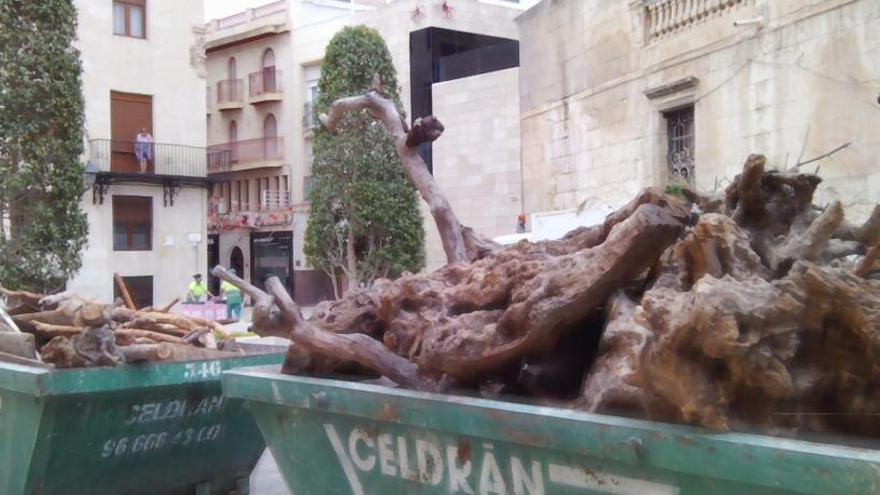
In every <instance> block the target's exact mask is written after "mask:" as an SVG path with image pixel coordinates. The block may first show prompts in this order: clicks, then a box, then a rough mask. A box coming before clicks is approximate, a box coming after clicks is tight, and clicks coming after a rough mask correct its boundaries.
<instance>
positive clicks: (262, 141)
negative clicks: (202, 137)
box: [208, 137, 284, 173]
mask: <svg viewBox="0 0 880 495" xmlns="http://www.w3.org/2000/svg"><path fill="white" fill-rule="evenodd" d="M208 150H209V151H210V152H214V153H220V152H224V153H228V156H229V163H230V168H229V170H226V171H224V172H229V171H231V172H237V171H242V170H252V169H257V168H274V167H280V166H282V165H284V140H283V138H280V137H263V138H257V139H245V140H243V141H234V142H231V143H222V144H214V145H211V146H208ZM209 173H213V172H211V170H209Z"/></svg>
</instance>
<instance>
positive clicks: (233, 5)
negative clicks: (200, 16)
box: [204, 0, 272, 21]
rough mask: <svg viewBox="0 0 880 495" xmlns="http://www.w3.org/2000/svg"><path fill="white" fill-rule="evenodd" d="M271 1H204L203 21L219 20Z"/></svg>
mask: <svg viewBox="0 0 880 495" xmlns="http://www.w3.org/2000/svg"><path fill="white" fill-rule="evenodd" d="M271 1H272V0H204V2H205V20H206V21H210V20H211V19H219V18H220V17H226V16H228V15H231V14H234V13H236V12H241V11H242V10H244V9H246V8H248V7H256V6H257V5H263V4H266V3H269V2H271Z"/></svg>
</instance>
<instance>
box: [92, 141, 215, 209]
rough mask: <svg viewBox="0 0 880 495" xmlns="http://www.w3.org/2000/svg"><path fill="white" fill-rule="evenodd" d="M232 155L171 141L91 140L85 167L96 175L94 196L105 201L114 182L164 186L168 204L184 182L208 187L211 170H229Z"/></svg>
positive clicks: (93, 187) (171, 202)
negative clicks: (105, 196)
mask: <svg viewBox="0 0 880 495" xmlns="http://www.w3.org/2000/svg"><path fill="white" fill-rule="evenodd" d="M230 159H231V155H230V153H228V152H227V151H225V150H212V149H207V148H203V147H199V146H187V145H182V144H170V143H144V142H140V143H139V142H135V141H128V140H116V139H90V140H89V146H88V164H87V165H86V167H87V168H86V170H87V171H88V172H89V173H93V174H94V185H93V186H92V189H93V191H92V192H93V195H92V199H93V201H94V202H95V203H98V202H100V203H102V204H103V202H104V194H105V193H106V192H107V190H108V188H109V187H110V185H111V184H119V183H141V184H156V185H162V186H163V187H164V188H165V204H166V205H169V204H170V205H173V204H174V197H175V196H176V194H177V191H179V189H180V187H181V186H183V185H191V186H207V185H208V184H209V182H210V180H209V179H208V173H209V172H210V171H211V170H214V171H215V172H216V173H218V174H219V173H221V172H222V171H224V170H226V171H228V170H229V168H230V165H231V162H230Z"/></svg>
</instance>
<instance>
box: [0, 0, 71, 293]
mask: <svg viewBox="0 0 880 495" xmlns="http://www.w3.org/2000/svg"><path fill="white" fill-rule="evenodd" d="M76 23H77V20H76V9H75V7H74V6H73V2H72V1H71V0H39V1H34V0H2V1H0V178H2V180H0V223H2V228H0V284H2V285H5V286H10V287H21V288H29V289H32V290H41V291H45V290H51V289H55V288H58V287H59V286H61V285H62V284H63V283H64V280H66V279H67V278H69V277H70V276H72V275H73V274H74V273H76V271H77V270H79V268H80V266H81V259H80V251H81V250H82V248H83V246H84V245H85V242H86V234H87V229H88V226H87V223H86V218H85V215H84V214H83V213H82V212H81V211H80V208H79V200H80V197H81V196H82V193H83V191H84V186H83V178H82V167H81V164H80V156H81V154H82V151H83V97H82V91H81V80H80V72H81V67H80V58H79V51H78V50H77V49H76V48H75V47H74V46H73V41H74V40H75V39H76Z"/></svg>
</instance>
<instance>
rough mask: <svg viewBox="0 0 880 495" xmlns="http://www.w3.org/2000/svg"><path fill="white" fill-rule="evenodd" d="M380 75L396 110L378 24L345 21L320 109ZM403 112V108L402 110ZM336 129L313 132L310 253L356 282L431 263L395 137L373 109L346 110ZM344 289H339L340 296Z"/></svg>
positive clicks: (323, 82) (324, 76)
mask: <svg viewBox="0 0 880 495" xmlns="http://www.w3.org/2000/svg"><path fill="white" fill-rule="evenodd" d="M374 74H379V75H380V76H381V77H382V81H383V83H384V88H385V90H384V91H385V93H386V95H387V96H388V98H389V99H391V100H392V101H394V102H395V104H396V105H397V107H398V109H399V110H401V109H402V108H403V106H402V105H401V103H400V93H399V88H398V84H397V73H396V71H395V70H394V65H393V64H392V61H391V54H390V53H389V51H388V47H387V46H386V45H385V41H384V40H383V39H382V37H381V36H380V35H379V33H378V32H376V30H374V29H371V28H368V27H365V26H356V27H347V28H345V29H343V30H342V31H340V32H339V33H337V34H336V36H334V37H333V39H332V40H331V41H330V44H329V45H328V46H327V51H326V53H325V56H324V62H323V63H322V65H321V79H320V81H319V82H318V90H319V97H318V102H317V105H316V111H317V112H319V113H323V112H326V111H327V109H328V108H329V106H330V104H331V103H333V101H335V100H337V99H339V98H343V97H347V96H354V95H359V94H363V93H366V92H367V91H369V90H370V88H371V87H372V85H373V76H374ZM401 114H403V112H402V111H401ZM338 131H339V132H338V134H336V135H331V134H330V133H329V132H327V131H326V130H324V129H317V130H316V133H315V143H314V156H315V161H314V165H313V169H312V170H313V177H314V179H313V180H314V188H313V190H312V194H311V213H310V216H309V224H308V227H307V228H306V238H305V253H306V256H307V258H308V260H309V263H311V264H312V265H313V266H315V267H317V268H320V269H321V270H323V271H324V272H325V273H327V274H328V275H329V276H330V278H331V280H333V282H334V288H336V286H335V283H336V279H337V276H338V275H339V274H340V273H344V274H345V276H346V278H347V279H348V280H349V281H350V282H353V283H355V284H365V285H369V284H370V283H371V282H372V281H373V280H375V279H376V278H380V277H397V276H399V275H400V274H401V273H403V272H405V271H411V272H415V271H418V270H420V269H421V268H422V267H423V266H424V264H425V248H424V237H425V233H424V229H423V227H422V214H421V211H420V210H419V206H418V199H417V197H416V191H415V189H414V188H413V187H412V185H410V183H409V181H408V180H407V178H406V176H405V175H404V171H403V166H402V165H401V163H400V158H399V157H398V155H397V152H396V149H395V144H394V140H393V139H392V137H391V136H390V135H389V134H388V132H387V131H386V130H385V128H384V127H383V126H382V125H381V124H379V123H378V122H375V121H374V120H373V119H372V118H371V117H370V116H369V115H368V114H367V113H365V112H361V113H349V114H346V115H345V116H344V117H343V119H342V121H341V122H340V125H339V127H338ZM338 295H339V293H338V289H337V296H338Z"/></svg>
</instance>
